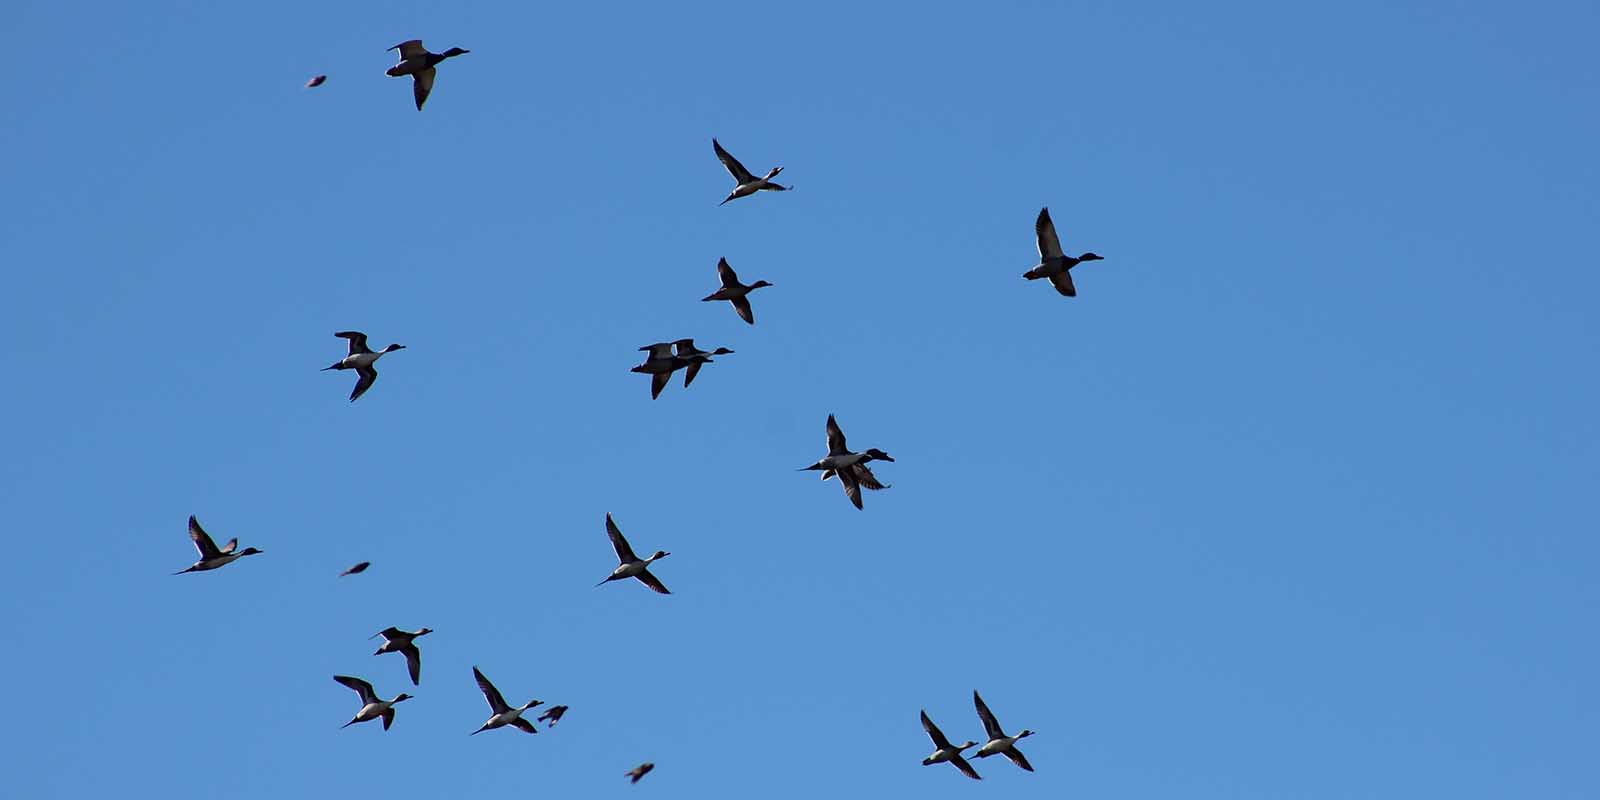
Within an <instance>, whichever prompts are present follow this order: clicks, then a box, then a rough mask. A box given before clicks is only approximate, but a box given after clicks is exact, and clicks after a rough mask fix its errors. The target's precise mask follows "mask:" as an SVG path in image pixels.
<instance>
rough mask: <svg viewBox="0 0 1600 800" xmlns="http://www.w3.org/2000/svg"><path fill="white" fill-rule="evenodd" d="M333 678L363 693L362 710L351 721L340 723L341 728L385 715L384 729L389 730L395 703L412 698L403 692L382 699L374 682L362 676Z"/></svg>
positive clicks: (357, 692) (358, 692) (392, 720)
mask: <svg viewBox="0 0 1600 800" xmlns="http://www.w3.org/2000/svg"><path fill="white" fill-rule="evenodd" d="M333 679H334V680H336V681H338V682H340V683H342V684H344V685H345V686H348V687H349V688H351V689H354V690H356V694H359V695H361V710H360V711H357V712H356V715H355V716H354V717H352V718H351V719H350V721H349V722H346V723H345V724H343V725H340V726H339V727H341V728H348V727H350V726H351V725H354V724H356V723H357V722H370V721H372V720H375V719H377V718H379V717H383V729H384V730H389V726H390V725H391V724H393V723H394V706H395V704H396V703H399V702H400V701H402V700H410V699H411V695H409V694H406V693H405V692H401V693H400V694H398V695H395V698H394V699H393V700H380V699H378V693H377V692H374V691H373V690H372V684H370V683H367V682H366V681H364V680H361V679H360V678H352V677H350V676H349V675H335V676H333Z"/></svg>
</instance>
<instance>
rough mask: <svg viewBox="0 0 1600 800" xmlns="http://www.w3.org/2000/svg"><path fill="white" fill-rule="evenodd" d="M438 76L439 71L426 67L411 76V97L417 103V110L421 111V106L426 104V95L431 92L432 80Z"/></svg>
mask: <svg viewBox="0 0 1600 800" xmlns="http://www.w3.org/2000/svg"><path fill="white" fill-rule="evenodd" d="M438 76H439V70H437V69H434V68H433V67H428V68H427V69H425V70H422V71H421V72H418V73H416V74H415V75H412V76H411V96H412V97H413V98H415V99H416V101H417V110H418V111H421V110H422V104H423V103H426V102H428V93H429V92H431V91H433V79H434V78H436V77H438Z"/></svg>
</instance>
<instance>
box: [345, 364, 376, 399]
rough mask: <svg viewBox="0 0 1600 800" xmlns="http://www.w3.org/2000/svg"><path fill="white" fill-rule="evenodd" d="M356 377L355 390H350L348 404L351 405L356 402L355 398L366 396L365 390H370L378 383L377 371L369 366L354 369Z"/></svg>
mask: <svg viewBox="0 0 1600 800" xmlns="http://www.w3.org/2000/svg"><path fill="white" fill-rule="evenodd" d="M356 375H357V376H358V377H357V378H356V388H354V389H352V390H350V402H352V403H354V402H355V401H356V398H358V397H360V396H361V395H364V394H366V393H367V390H368V389H371V388H372V384H374V383H376V382H377V381H378V370H377V369H376V368H374V367H373V366H372V365H371V364H368V365H366V366H364V367H356Z"/></svg>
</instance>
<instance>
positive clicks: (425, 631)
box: [411, 628, 433, 639]
mask: <svg viewBox="0 0 1600 800" xmlns="http://www.w3.org/2000/svg"><path fill="white" fill-rule="evenodd" d="M428 633H433V629H432V628H423V629H422V630H420V631H417V636H422V635H423V634H428ZM417 636H413V637H411V638H413V639H415V638H417Z"/></svg>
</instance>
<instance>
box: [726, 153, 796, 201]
mask: <svg viewBox="0 0 1600 800" xmlns="http://www.w3.org/2000/svg"><path fill="white" fill-rule="evenodd" d="M711 149H713V150H715V151H717V160H718V161H721V162H722V166H723V167H725V168H726V169H727V170H728V174H729V175H732V176H733V180H734V182H735V184H736V185H735V186H734V187H733V191H731V192H729V193H728V196H727V197H724V198H722V202H721V203H718V204H717V205H719V206H720V205H725V204H726V203H727V202H728V201H729V200H738V199H739V198H741V197H749V196H750V195H753V194H755V193H756V192H760V191H769V192H787V191H789V190H790V189H793V188H794V187H793V186H779V185H778V184H776V183H773V182H772V179H773V178H776V177H777V176H778V173H780V172H782V171H783V167H773V168H772V169H770V170H768V171H767V176H766V177H764V178H757V177H756V176H754V175H752V174H750V170H747V169H745V168H744V165H743V164H740V163H739V159H737V158H734V157H733V154H731V153H729V152H728V151H726V150H724V149H722V143H720V142H718V141H717V140H716V139H712V140H711Z"/></svg>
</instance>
